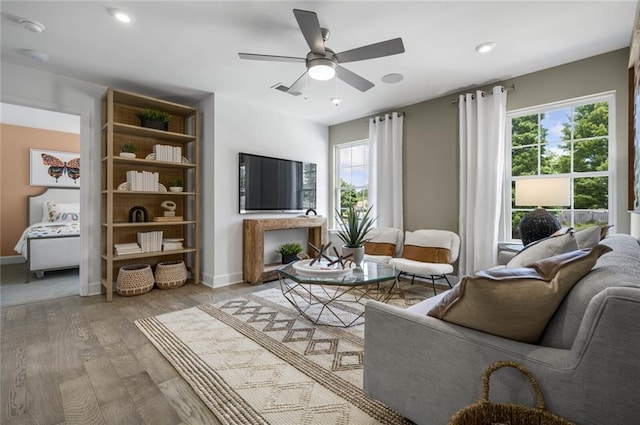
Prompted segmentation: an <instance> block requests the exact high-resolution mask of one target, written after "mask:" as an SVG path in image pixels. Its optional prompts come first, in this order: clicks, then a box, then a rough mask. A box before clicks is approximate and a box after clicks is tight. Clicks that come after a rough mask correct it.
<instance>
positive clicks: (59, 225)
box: [14, 221, 80, 258]
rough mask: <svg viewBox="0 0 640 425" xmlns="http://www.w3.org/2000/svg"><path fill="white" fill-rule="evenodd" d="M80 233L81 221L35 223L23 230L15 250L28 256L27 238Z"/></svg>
mask: <svg viewBox="0 0 640 425" xmlns="http://www.w3.org/2000/svg"><path fill="white" fill-rule="evenodd" d="M79 234H80V222H79V221H74V222H71V223H63V222H55V223H48V222H42V223H35V224H33V225H31V226H29V227H27V228H26V229H25V231H24V232H22V236H21V237H20V240H19V241H18V243H17V244H16V246H15V248H14V250H15V251H16V252H18V253H20V254H22V256H23V257H25V258H27V238H30V237H31V238H34V237H36V238H44V237H48V238H50V237H56V236H74V235H79Z"/></svg>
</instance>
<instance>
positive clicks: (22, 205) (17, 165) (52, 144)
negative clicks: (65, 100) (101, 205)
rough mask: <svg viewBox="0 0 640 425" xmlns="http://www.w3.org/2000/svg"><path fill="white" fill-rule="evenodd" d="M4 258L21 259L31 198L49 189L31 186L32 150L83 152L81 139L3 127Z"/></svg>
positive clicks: (0, 248) (0, 217) (0, 203)
mask: <svg viewBox="0 0 640 425" xmlns="http://www.w3.org/2000/svg"><path fill="white" fill-rule="evenodd" d="M0 135H1V141H0V169H1V171H0V178H1V180H2V182H1V183H0V192H1V195H0V230H1V238H0V239H1V244H0V256H2V257H4V256H11V255H18V254H17V253H16V252H15V251H14V250H13V247H14V246H15V245H16V243H17V242H18V238H20V235H21V234H22V231H23V230H24V229H25V228H26V226H27V196H30V195H37V194H39V193H42V192H43V191H44V190H45V189H46V188H45V187H42V186H30V185H29V149H48V150H56V151H64V152H80V135H79V134H73V133H64V132H60V131H52V130H42V129H38V128H29V127H21V126H16V125H10V124H0Z"/></svg>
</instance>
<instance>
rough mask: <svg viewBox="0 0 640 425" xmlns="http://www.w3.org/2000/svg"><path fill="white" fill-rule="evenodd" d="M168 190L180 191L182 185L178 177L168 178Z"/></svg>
mask: <svg viewBox="0 0 640 425" xmlns="http://www.w3.org/2000/svg"><path fill="white" fill-rule="evenodd" d="M169 190H170V191H171V192H182V190H183V187H182V180H180V179H178V178H175V177H174V178H172V179H170V180H169Z"/></svg>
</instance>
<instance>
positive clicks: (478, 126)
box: [458, 86, 507, 276]
mask: <svg viewBox="0 0 640 425" xmlns="http://www.w3.org/2000/svg"><path fill="white" fill-rule="evenodd" d="M491 94H492V95H487V94H483V93H482V92H480V91H478V92H476V94H475V95H473V94H471V93H468V94H466V95H460V103H459V109H458V110H459V117H460V217H459V224H460V229H459V233H460V240H461V244H460V258H459V261H458V270H459V274H460V276H462V275H464V274H469V273H472V272H474V271H476V270H481V269H486V268H489V267H492V266H494V265H495V264H496V258H497V255H498V233H499V223H500V213H501V209H502V195H503V183H504V167H505V149H506V121H507V90H506V89H504V88H503V87H499V86H497V87H494V88H493V91H492V93H491Z"/></svg>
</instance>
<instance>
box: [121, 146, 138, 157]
mask: <svg viewBox="0 0 640 425" xmlns="http://www.w3.org/2000/svg"><path fill="white" fill-rule="evenodd" d="M137 150H138V147H137V146H136V145H134V144H132V143H123V144H122V146H120V157H122V158H135V157H136V152H137Z"/></svg>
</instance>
